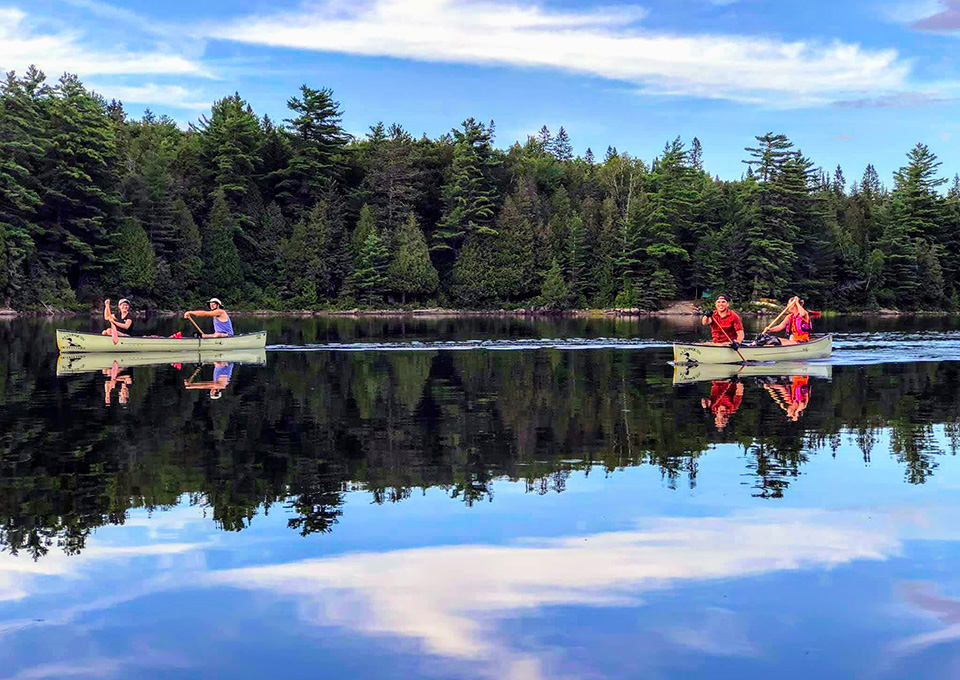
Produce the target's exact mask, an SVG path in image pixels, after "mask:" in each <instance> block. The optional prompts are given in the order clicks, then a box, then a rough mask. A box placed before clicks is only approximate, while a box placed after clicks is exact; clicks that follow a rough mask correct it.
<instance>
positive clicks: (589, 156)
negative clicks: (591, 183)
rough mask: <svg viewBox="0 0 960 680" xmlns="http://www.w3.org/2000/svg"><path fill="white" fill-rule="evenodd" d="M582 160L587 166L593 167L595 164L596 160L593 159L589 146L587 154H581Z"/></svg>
mask: <svg viewBox="0 0 960 680" xmlns="http://www.w3.org/2000/svg"><path fill="white" fill-rule="evenodd" d="M583 160H585V161H586V162H587V164H588V165H593V164H594V163H595V162H596V159H594V157H593V149H591V148H590V147H589V146H588V147H587V152H586V153H585V154H583Z"/></svg>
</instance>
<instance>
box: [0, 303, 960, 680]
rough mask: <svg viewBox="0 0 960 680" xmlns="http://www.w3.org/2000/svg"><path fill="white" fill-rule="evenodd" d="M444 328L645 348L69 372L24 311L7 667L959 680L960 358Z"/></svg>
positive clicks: (290, 336) (421, 326)
mask: <svg viewBox="0 0 960 680" xmlns="http://www.w3.org/2000/svg"><path fill="white" fill-rule="evenodd" d="M157 323H160V322H157ZM242 323H250V324H254V323H256V324H258V325H263V324H264V323H266V324H278V325H279V324H281V322H276V321H273V320H271V321H268V322H262V321H260V320H246V321H243V320H240V321H238V323H237V325H238V326H240V325H241V324H242ZM443 323H448V322H443ZM895 323H896V324H900V323H901V322H900V321H897V322H895ZM937 323H938V324H940V323H942V325H943V328H939V329H938V330H937V333H938V334H939V335H937V336H936V337H937V338H938V339H936V340H935V342H941V343H949V342H954V340H951V339H950V338H949V337H947V335H948V334H949V333H953V332H954V331H953V330H952V326H950V325H949V324H950V323H953V322H952V321H951V322H947V321H943V322H940V321H938V322H937ZM449 324H450V326H449V328H447V327H446V326H444V327H445V328H447V330H448V331H449V332H450V333H452V334H455V335H457V336H459V341H461V342H462V343H465V342H466V341H467V340H472V339H477V338H482V339H486V338H489V339H491V340H496V339H497V338H498V337H499V338H502V339H504V338H505V339H507V340H509V342H512V343H514V344H516V345H523V346H525V347H526V344H525V343H526V341H527V340H528V339H530V338H537V337H539V338H541V339H543V338H549V336H550V335H551V334H554V335H558V336H559V335H563V334H564V333H565V332H566V331H570V334H569V335H568V336H567V337H594V338H596V339H597V340H598V342H607V341H606V340H600V338H601V336H604V335H605V336H607V337H617V338H619V339H621V340H623V341H624V342H632V343H634V344H637V345H638V347H637V348H635V349H630V350H625V349H624V348H623V347H622V344H623V343H620V344H617V343H610V344H612V345H615V346H612V347H595V348H594V350H593V351H590V352H584V351H578V350H573V349H572V348H571V347H570V346H569V345H570V344H571V343H569V342H567V343H565V344H564V343H560V342H554V341H553V340H548V341H545V342H541V343H540V344H542V345H547V344H551V343H552V344H554V345H556V346H557V347H562V348H559V349H536V350H531V349H524V350H518V351H492V350H493V349H496V348H501V349H502V343H501V344H499V345H497V344H494V345H488V346H486V348H474V349H470V350H469V351H444V350H443V348H436V349H429V348H427V347H426V346H425V340H426V338H427V337H428V336H429V335H430V332H432V330H435V329H436V328H437V326H430V325H429V324H425V323H424V322H420V321H417V322H413V323H411V324H410V325H408V326H405V327H401V326H400V325H398V323H397V322H389V321H382V320H374V321H370V322H362V323H360V324H359V325H357V326H349V325H347V324H346V323H341V321H336V322H335V323H334V322H330V323H328V322H326V321H317V320H309V321H308V322H304V323H303V324H302V325H297V324H289V322H288V325H287V326H280V327H279V328H278V329H277V332H276V333H274V334H272V336H271V337H276V338H277V339H278V340H277V341H278V342H283V343H286V344H295V343H296V342H298V341H300V340H304V339H308V338H309V341H310V342H314V343H331V342H342V341H345V340H350V342H355V343H361V342H362V343H370V342H380V341H384V340H389V341H391V342H401V341H403V342H411V343H412V342H424V346H423V347H421V348H420V349H419V351H416V352H397V351H389V352H383V351H376V352H371V351H364V352H329V351H316V352H268V353H267V354H266V355H261V356H260V357H253V358H251V360H250V361H246V360H245V359H244V358H243V357H232V356H231V357H227V356H219V357H199V356H189V357H183V358H182V361H181V360H179V359H178V360H177V361H173V360H172V359H171V358H169V357H165V358H164V363H162V364H159V365H158V364H156V363H154V362H155V361H156V358H155V357H154V358H153V359H152V360H151V361H147V359H146V358H144V360H143V361H142V362H139V361H138V360H137V358H136V357H122V358H118V357H111V358H110V359H109V360H108V362H107V363H102V362H101V359H99V358H96V357H91V356H86V358H84V359H75V360H71V363H69V364H68V363H66V362H61V363H57V357H56V353H55V351H54V350H53V348H52V344H51V345H49V346H45V345H44V344H43V343H39V342H37V341H36V338H37V337H43V333H44V332H45V330H44V329H45V327H42V326H38V325H34V323H33V322H27V323H25V324H24V325H21V326H19V330H18V331H17V332H13V331H11V328H12V327H11V326H4V325H2V324H0V343H2V345H0V346H2V347H3V348H4V351H3V352H0V547H2V552H0V605H2V606H0V639H2V641H3V644H2V645H0V667H3V668H4V669H5V670H4V673H2V674H0V675H3V676H4V677H17V678H23V679H24V680H25V679H26V678H43V677H50V678H60V677H67V676H69V675H70V674H73V675H74V676H81V677H176V678H201V677H214V676H218V677H231V678H238V679H241V680H245V679H246V678H261V677H271V676H272V675H275V674H276V668H277V667H283V668H284V672H285V673H286V674H287V675H290V676H291V677H311V676H314V675H316V674H317V668H318V667H322V668H323V669H324V670H323V672H322V673H321V674H326V675H330V676H332V677H357V678H381V679H383V678H400V677H414V676H416V677H420V676H436V677H490V678H493V677H496V678H501V677H516V678H531V679H534V678H541V677H542V678H547V677H584V678H594V677H670V678H695V677H704V676H706V675H709V676H711V677H740V678H754V677H768V676H769V675H770V674H771V673H777V674H779V675H780V676H782V677H785V678H806V677H810V676H826V677H854V676H856V677H877V678H906V677H949V674H950V672H951V669H952V668H955V666H951V663H954V662H953V661H951V658H955V649H956V644H957V640H958V636H957V634H956V627H957V625H958V623H957V619H956V616H955V614H956V600H955V598H956V597H957V592H956V583H955V579H953V578H952V577H951V574H952V572H950V565H952V564H955V563H956V560H957V558H960V542H958V539H960V536H958V534H957V531H956V522H955V517H956V515H957V507H956V497H955V496H956V489H957V488H958V486H957V484H958V482H957V479H958V477H957V472H958V468H957V465H956V461H955V459H954V458H953V456H954V455H955V453H956V450H957V445H958V443H960V426H958V419H957V414H958V412H960V381H958V379H960V363H950V362H926V363H920V362H912V363H899V364H885V363H878V364H875V365H862V364H858V365H834V366H831V365H822V364H816V365H814V364H811V365H806V366H787V367H782V366H781V369H782V370H781V372H780V373H779V374H778V373H776V372H771V369H770V367H763V366H753V367H746V368H741V367H733V368H732V370H733V371H734V373H731V372H730V371H731V368H730V367H721V368H716V367H714V368H709V367H707V368H704V367H701V368H700V369H698V371H699V372H696V373H694V372H692V371H689V370H688V371H686V372H680V373H677V372H676V371H675V370H674V368H673V367H671V366H670V365H668V363H667V360H668V359H669V358H670V351H669V349H667V348H662V349H661V348H659V347H657V346H650V344H649V342H648V341H649V340H650V339H657V334H660V335H664V334H666V333H667V332H668V331H667V330H665V328H662V327H657V328H655V329H654V330H653V331H651V333H649V334H647V335H643V337H642V338H641V342H637V341H636V339H635V338H634V339H631V337H632V336H635V335H637V334H638V332H637V328H638V327H639V326H637V325H636V324H634V325H632V326H629V327H621V326H617V325H615V324H607V322H604V323H603V324H601V325H600V326H599V327H592V326H589V325H588V324H583V325H579V324H580V322H579V321H577V322H576V324H574V326H573V327H572V329H569V328H566V326H565V325H564V324H559V325H558V326H556V327H551V326H548V325H539V324H533V325H523V324H520V323H516V322H514V321H496V322H494V324H493V325H492V326H489V325H488V326H482V325H478V324H479V322H470V323H469V324H468V326H467V327H466V328H464V327H457V326H456V324H455V322H454V321H449ZM47 330H50V329H47ZM164 330H166V329H160V328H158V329H157V331H156V332H163V331H164ZM244 330H246V328H244ZM610 331H613V332H612V333H611V332H610ZM669 332H670V333H675V332H677V331H676V329H672V330H669ZM904 332H906V331H904ZM378 333H381V337H379V339H378V338H377V334H378ZM498 333H503V334H504V335H498ZM641 335H642V334H641ZM521 340H522V341H523V342H521ZM848 341H849V340H848ZM848 341H844V342H848ZM849 342H853V341H849ZM855 342H856V343H858V344H857V349H850V350H847V349H844V350H842V351H850V352H861V351H863V352H866V351H868V350H867V349H864V348H865V347H866V346H867V345H866V344H865V343H868V342H870V343H882V338H880V339H878V338H876V337H871V338H867V339H864V338H860V339H855ZM644 343H647V344H644ZM474 344H476V343H471V346H472V345H474ZM878 346H879V345H878ZM943 346H944V345H939V347H943ZM869 351H873V350H872V349H870V350H869ZM881 351H882V350H881ZM930 351H932V350H930ZM84 362H86V363H84ZM98 362H100V363H98ZM114 362H116V363H114ZM842 363H843V362H841V364H842ZM178 364H180V365H178ZM230 366H232V369H231V368H230ZM197 368H199V369H200V370H199V372H196V369H197ZM191 373H193V374H194V375H193V376H192V377H189V376H190V374H191ZM124 377H127V378H129V380H128V381H127V380H121V379H122V378H124ZM184 378H187V381H186V382H187V383H188V384H187V385H185V384H184ZM110 381H115V382H114V385H113V386H112V388H111V389H110V390H109V392H110V393H111V396H110V399H111V403H112V405H113V406H114V407H113V408H104V398H105V397H104V394H105V383H108V382H110ZM189 387H193V389H188V388H189ZM123 388H125V390H126V391H125V392H124V393H123V399H124V400H125V402H126V403H125V404H124V407H123V408H116V407H115V406H116V405H117V404H118V402H119V400H120V398H121V391H122V389H123ZM211 393H213V394H216V395H223V398H218V399H211V398H210V397H211ZM705 404H706V405H705ZM717 404H721V405H724V404H725V405H724V408H725V409H726V410H725V411H724V412H723V413H720V408H717V412H715V411H714V407H715V406H716V405H717ZM718 415H722V416H723V427H720V428H718V421H717V417H718ZM916 584H921V585H916ZM624 650H629V653H626V654H625V653H624ZM951 654H953V655H954V657H951V656H950V655H951Z"/></svg>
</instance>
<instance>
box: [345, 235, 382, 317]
mask: <svg viewBox="0 0 960 680" xmlns="http://www.w3.org/2000/svg"><path fill="white" fill-rule="evenodd" d="M389 262H390V255H389V253H388V252H387V248H386V246H385V245H384V244H383V240H382V239H381V238H380V234H379V233H378V231H377V230H376V229H374V230H373V231H372V232H370V233H369V234H368V235H367V238H366V240H365V241H364V242H363V245H362V247H361V250H360V254H359V257H358V261H357V267H356V269H354V271H353V276H352V287H353V290H355V291H356V295H357V301H358V302H360V304H365V305H375V304H377V303H379V302H382V301H383V295H384V292H385V291H386V288H387V284H388V279H387V268H388V267H389Z"/></svg>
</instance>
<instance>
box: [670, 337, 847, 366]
mask: <svg viewBox="0 0 960 680" xmlns="http://www.w3.org/2000/svg"><path fill="white" fill-rule="evenodd" d="M832 351H833V336H832V335H824V336H822V337H819V338H816V339H815V340H811V341H810V342H801V343H798V344H796V345H773V346H770V345H767V346H764V347H753V346H752V345H744V346H742V347H741V348H740V354H742V355H743V358H741V357H740V354H737V353H736V352H735V351H734V350H732V349H731V348H730V347H729V346H728V345H711V344H709V343H702V344H694V345H683V344H679V343H677V344H674V346H673V361H674V363H677V364H694V363H696V364H740V363H743V361H744V360H746V361H806V360H807V359H825V358H826V357H828V356H830V353H831V352H832Z"/></svg>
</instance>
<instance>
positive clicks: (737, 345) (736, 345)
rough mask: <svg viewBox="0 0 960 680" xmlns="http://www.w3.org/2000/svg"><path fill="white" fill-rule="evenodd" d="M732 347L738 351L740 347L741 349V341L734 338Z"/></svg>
mask: <svg viewBox="0 0 960 680" xmlns="http://www.w3.org/2000/svg"><path fill="white" fill-rule="evenodd" d="M730 349H732V350H733V351H734V352H736V351H737V350H738V349H740V343H739V342H737V341H736V340H734V341H733V342H731V343H730Z"/></svg>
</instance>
